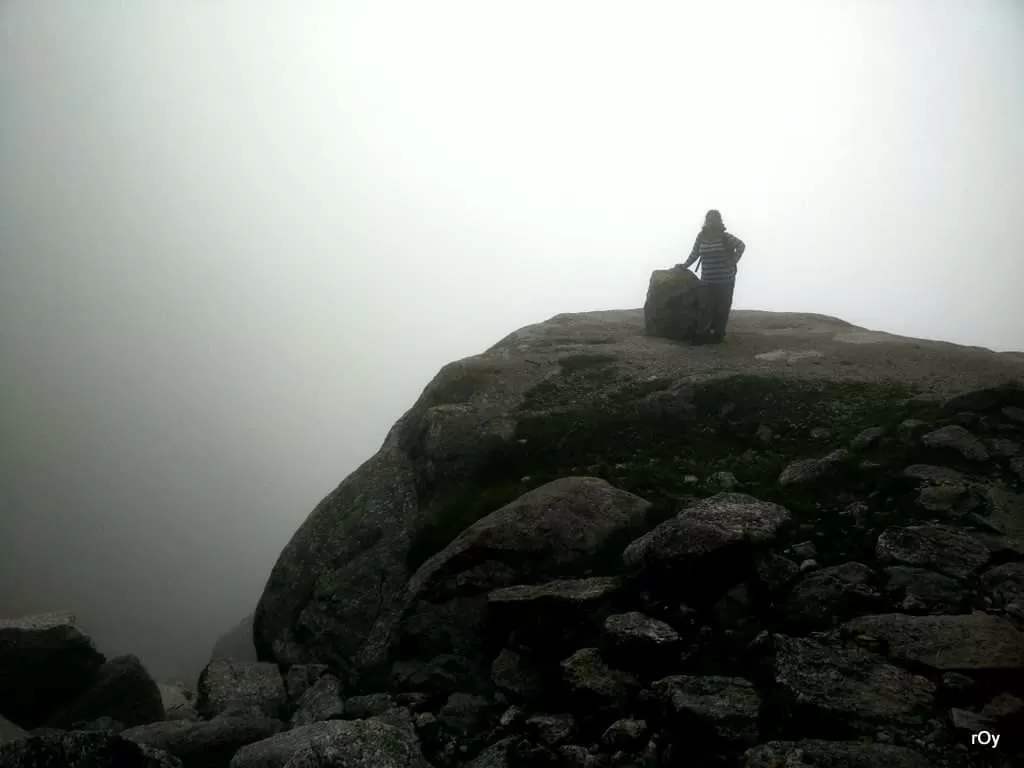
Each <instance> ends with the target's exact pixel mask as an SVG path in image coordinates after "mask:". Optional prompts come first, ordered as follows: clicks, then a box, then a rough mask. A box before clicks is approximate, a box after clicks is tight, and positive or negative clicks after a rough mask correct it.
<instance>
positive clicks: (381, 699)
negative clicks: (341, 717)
mask: <svg viewBox="0 0 1024 768" xmlns="http://www.w3.org/2000/svg"><path fill="white" fill-rule="evenodd" d="M393 706H395V700H394V699H392V698H391V694H390V693H368V694H365V695H363V696H351V697H349V698H347V699H345V717H346V719H348V720H362V719H364V718H367V717H374V716H375V715H379V714H382V713H384V712H387V711H388V710H389V709H391V708H392V707H393Z"/></svg>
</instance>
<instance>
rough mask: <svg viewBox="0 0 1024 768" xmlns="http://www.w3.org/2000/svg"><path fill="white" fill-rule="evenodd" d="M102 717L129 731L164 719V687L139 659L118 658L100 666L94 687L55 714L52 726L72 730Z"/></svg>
mask: <svg viewBox="0 0 1024 768" xmlns="http://www.w3.org/2000/svg"><path fill="white" fill-rule="evenodd" d="M101 717H109V718H112V719H113V720H116V721H118V722H120V723H121V724H123V725H124V726H125V727H128V728H131V727H132V726H136V725H144V724H146V723H155V722H158V721H160V720H163V719H164V717H165V711H164V704H163V699H162V697H161V694H160V688H159V687H158V686H157V684H156V682H155V681H154V680H153V678H152V677H150V676H149V672H147V671H146V668H145V667H144V666H142V662H141V661H139V659H138V657H137V656H131V655H128V656H118V657H117V658H115V659H111V660H110V661H108V662H107V663H106V664H104V665H103V666H102V667H100V670H99V672H98V673H97V676H96V679H95V681H93V684H92V685H91V686H89V688H88V689H87V690H86V691H85V692H83V693H82V694H81V695H80V696H78V697H77V698H75V699H74V701H72V702H71V703H70V704H68V705H66V706H65V707H62V708H61V709H60V710H59V711H58V712H56V713H55V714H53V715H52V716H51V717H50V718H49V720H48V725H50V726H52V727H55V728H70V727H71V726H72V725H74V724H75V723H79V722H86V721H89V720H96V719H98V718H101Z"/></svg>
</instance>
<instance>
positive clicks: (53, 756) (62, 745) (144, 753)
mask: <svg viewBox="0 0 1024 768" xmlns="http://www.w3.org/2000/svg"><path fill="white" fill-rule="evenodd" d="M0 765H2V766H3V767H4V768H106V767H107V766H110V768H182V764H181V761H180V760H178V758H176V757H174V756H172V755H170V754H168V753H167V752H165V751H163V750H160V749H156V748H153V747H150V746H148V745H143V744H137V743H135V742H132V741H130V740H128V739H124V738H122V737H121V736H118V735H117V734H114V733H109V732H104V731H70V732H67V733H64V732H57V733H52V734H48V735H45V736H33V737H32V738H29V739H22V740H20V741H12V742H8V743H7V744H0Z"/></svg>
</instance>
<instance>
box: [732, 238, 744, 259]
mask: <svg viewBox="0 0 1024 768" xmlns="http://www.w3.org/2000/svg"><path fill="white" fill-rule="evenodd" d="M729 237H730V239H731V240H732V252H733V253H735V254H736V261H739V260H740V257H741V256H742V255H743V252H744V251H745V250H747V244H746V243H744V242H743V241H742V240H740V239H739V238H738V237H736V235H733V234H730V235H729Z"/></svg>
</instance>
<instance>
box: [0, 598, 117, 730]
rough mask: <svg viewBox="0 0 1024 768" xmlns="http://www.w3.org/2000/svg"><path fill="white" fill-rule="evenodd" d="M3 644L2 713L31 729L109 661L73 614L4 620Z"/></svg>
mask: <svg viewBox="0 0 1024 768" xmlns="http://www.w3.org/2000/svg"><path fill="white" fill-rule="evenodd" d="M0 649H3V650H2V651H0V712H2V713H3V714H4V716H5V717H8V718H10V719H11V720H13V721H14V722H16V723H18V724H19V725H20V726H21V727H22V728H28V729H32V728H35V727H37V726H40V725H42V724H43V723H44V722H45V720H46V718H47V716H48V715H49V714H50V713H52V712H53V711H54V710H56V709H59V708H60V707H61V706H63V705H65V704H67V703H68V702H70V701H72V700H73V699H74V698H75V697H76V696H78V695H79V694H81V693H83V692H84V691H85V690H86V689H87V688H88V687H89V685H91V684H92V682H93V680H94V679H95V676H96V673H97V672H98V671H99V669H100V667H101V666H102V665H103V663H104V661H105V659H104V657H103V655H102V654H101V653H99V651H97V650H96V648H95V647H94V646H93V643H92V640H90V639H89V637H88V636H87V635H86V634H85V633H83V632H82V630H81V629H80V628H79V627H78V626H77V625H76V623H75V617H74V615H73V614H71V613H46V614H37V615H33V616H23V617H20V618H16V619H0Z"/></svg>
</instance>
